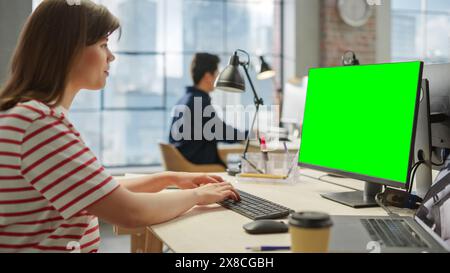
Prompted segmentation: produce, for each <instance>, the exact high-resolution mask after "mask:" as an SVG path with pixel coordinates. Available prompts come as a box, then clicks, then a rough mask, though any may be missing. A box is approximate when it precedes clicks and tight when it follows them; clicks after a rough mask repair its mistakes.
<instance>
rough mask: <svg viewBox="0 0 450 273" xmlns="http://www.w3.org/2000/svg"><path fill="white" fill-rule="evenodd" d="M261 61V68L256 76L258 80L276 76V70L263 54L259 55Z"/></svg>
mask: <svg viewBox="0 0 450 273" xmlns="http://www.w3.org/2000/svg"><path fill="white" fill-rule="evenodd" d="M259 59H260V61H261V70H260V72H259V74H258V76H256V78H257V79H258V80H268V79H271V78H273V77H275V76H276V73H275V70H273V69H272V67H271V66H270V65H269V64H268V63H267V62H266V60H264V57H263V56H260V57H259Z"/></svg>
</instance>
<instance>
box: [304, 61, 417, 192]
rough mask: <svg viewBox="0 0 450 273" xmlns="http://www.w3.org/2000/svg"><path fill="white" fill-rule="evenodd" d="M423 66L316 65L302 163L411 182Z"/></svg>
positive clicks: (309, 84) (310, 90) (306, 115)
mask: <svg viewBox="0 0 450 273" xmlns="http://www.w3.org/2000/svg"><path fill="white" fill-rule="evenodd" d="M421 71H422V63H421V62H409V63H392V64H379V65H367V66H346V67H334V68H318V69H311V70H310V73H309V80H308V91H307V99H306V105H305V114H304V121H303V130H302V141H301V147H300V156H299V163H300V164H303V165H304V166H305V165H306V166H312V167H318V168H319V169H330V170H337V171H340V172H344V173H350V174H357V175H362V176H364V177H369V178H376V179H382V180H383V181H385V180H388V181H389V182H391V183H393V184H395V185H398V184H400V186H403V185H406V184H407V178H408V168H409V166H410V165H409V163H410V162H409V161H410V156H411V146H412V141H413V140H412V135H413V130H414V120H415V111H416V101H417V96H418V90H419V86H418V85H419V82H420V81H419V78H420V77H421ZM377 181H379V180H376V181H373V182H377Z"/></svg>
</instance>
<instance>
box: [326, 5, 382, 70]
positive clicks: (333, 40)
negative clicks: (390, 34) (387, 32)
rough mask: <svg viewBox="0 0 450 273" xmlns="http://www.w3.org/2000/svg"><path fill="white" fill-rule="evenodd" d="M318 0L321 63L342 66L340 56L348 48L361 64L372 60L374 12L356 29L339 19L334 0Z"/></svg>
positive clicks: (374, 51)
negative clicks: (319, 4)
mask: <svg viewBox="0 0 450 273" xmlns="http://www.w3.org/2000/svg"><path fill="white" fill-rule="evenodd" d="M320 1H321V6H320V22H321V26H320V30H321V36H320V47H321V49H320V66H322V67H327V66H338V65H341V57H342V55H343V54H344V52H345V51H347V50H353V51H354V52H355V53H356V56H357V58H358V59H359V61H360V62H361V64H367V63H375V60H376V18H375V16H376V15H375V12H373V14H372V17H371V18H370V19H369V21H368V22H367V23H366V24H365V25H364V26H362V27H358V28H355V27H351V26H349V25H347V24H346V23H345V22H344V21H342V19H341V17H340V16H339V13H338V9H337V0H320Z"/></svg>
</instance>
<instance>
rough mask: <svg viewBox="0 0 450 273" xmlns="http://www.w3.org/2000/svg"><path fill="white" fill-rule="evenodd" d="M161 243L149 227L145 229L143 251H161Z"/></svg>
mask: <svg viewBox="0 0 450 273" xmlns="http://www.w3.org/2000/svg"><path fill="white" fill-rule="evenodd" d="M162 252H163V243H162V242H161V240H160V239H158V237H156V236H155V235H154V234H153V231H152V230H151V229H150V228H146V229H145V253H162Z"/></svg>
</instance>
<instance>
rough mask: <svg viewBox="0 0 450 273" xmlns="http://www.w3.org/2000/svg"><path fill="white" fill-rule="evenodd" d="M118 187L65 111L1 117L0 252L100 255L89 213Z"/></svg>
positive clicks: (35, 108)
mask: <svg viewBox="0 0 450 273" xmlns="http://www.w3.org/2000/svg"><path fill="white" fill-rule="evenodd" d="M118 187H119V184H118V183H117V182H116V181H115V180H114V179H113V178H112V177H111V176H110V175H109V174H108V173H106V171H105V170H104V168H103V167H102V166H101V164H100V163H99V162H98V160H97V158H96V157H95V156H94V155H93V154H92V152H91V151H90V150H89V148H87V147H86V145H85V144H84V142H83V141H82V139H81V137H80V134H79V133H78V132H77V131H76V130H75V128H74V127H73V125H72V124H71V123H70V122H69V120H68V119H67V118H66V117H65V114H64V110H63V108H62V107H57V108H50V107H48V106H47V105H45V104H43V103H41V102H38V101H35V100H32V101H29V102H26V103H21V104H18V105H17V106H15V107H14V108H12V109H10V110H8V111H5V112H0V252H83V253H86V252H97V251H98V247H99V244H100V232H99V226H98V219H97V217H95V216H93V215H90V214H88V213H87V211H85V209H86V208H87V207H89V206H90V205H92V204H94V203H95V202H97V201H99V200H100V199H101V198H104V197H105V196H106V195H108V194H110V193H112V192H113V191H114V190H115V189H117V188H118Z"/></svg>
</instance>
